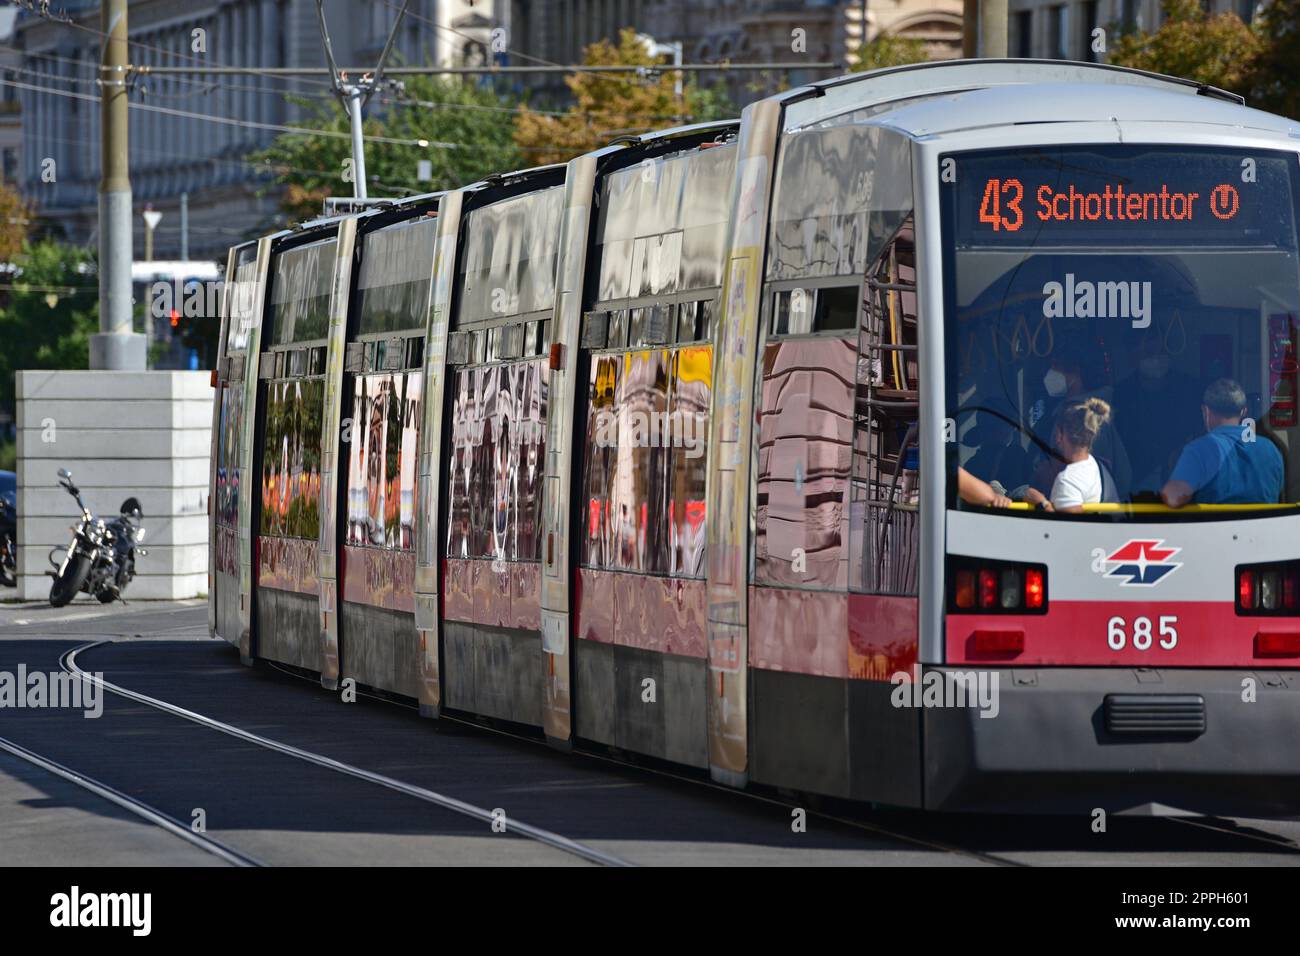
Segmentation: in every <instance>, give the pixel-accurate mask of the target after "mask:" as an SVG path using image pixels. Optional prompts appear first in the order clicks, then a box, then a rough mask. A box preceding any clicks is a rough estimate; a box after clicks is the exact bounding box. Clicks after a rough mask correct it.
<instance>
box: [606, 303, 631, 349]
mask: <svg viewBox="0 0 1300 956" xmlns="http://www.w3.org/2000/svg"><path fill="white" fill-rule="evenodd" d="M627 325H628V310H627V309H615V310H614V311H613V312H610V313H609V330H608V332H607V333H606V336H605V347H606V348H611V349H624V348H627Z"/></svg>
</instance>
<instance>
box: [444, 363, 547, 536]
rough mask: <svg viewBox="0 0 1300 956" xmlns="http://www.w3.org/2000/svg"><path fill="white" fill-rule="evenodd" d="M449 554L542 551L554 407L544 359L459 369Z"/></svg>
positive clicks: (454, 405)
mask: <svg viewBox="0 0 1300 956" xmlns="http://www.w3.org/2000/svg"><path fill="white" fill-rule="evenodd" d="M453 382H454V386H453V389H454V391H453V396H454V397H453V399H452V453H451V459H450V462H449V465H448V468H449V481H448V489H449V497H450V501H449V510H448V528H447V552H446V553H447V555H448V557H466V558H480V559H482V558H491V559H493V560H503V561H517V560H523V561H536V560H539V559H540V557H541V537H540V535H539V534H538V528H539V527H540V525H541V507H542V490H541V489H542V481H543V470H544V469H543V461H544V460H545V458H544V452H545V430H546V429H545V426H546V409H547V382H546V374H545V366H544V363H542V362H541V361H539V360H537V359H533V360H531V361H525V362H515V363H512V364H509V365H492V366H487V367H481V368H468V369H461V370H459V371H457V372H456V373H454V378H453Z"/></svg>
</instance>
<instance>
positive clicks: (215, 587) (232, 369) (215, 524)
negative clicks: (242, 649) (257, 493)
mask: <svg viewBox="0 0 1300 956" xmlns="http://www.w3.org/2000/svg"><path fill="white" fill-rule="evenodd" d="M257 288H258V282H257V243H255V242H254V243H249V244H247V245H244V246H241V247H239V248H237V249H233V250H232V251H231V259H230V262H229V265H228V268H227V276H226V290H227V292H226V302H225V308H224V312H223V315H222V325H221V335H222V348H221V359H220V362H219V363H218V368H217V370H216V381H215V385H216V389H217V393H216V395H215V396H214V404H215V408H214V420H213V431H214V434H215V437H216V445H215V453H214V455H213V459H214V460H213V463H212V479H213V480H212V488H211V500H210V502H209V508H210V510H211V513H212V518H211V522H210V526H209V532H210V535H211V542H212V543H211V546H210V549H209V560H208V566H209V567H210V568H211V569H212V572H211V575H210V580H209V588H208V589H209V593H210V595H211V599H210V602H209V606H210V607H211V608H212V609H213V613H212V614H211V616H210V620H209V624H210V625H211V626H212V627H213V629H214V630H215V632H216V634H218V635H219V636H221V637H223V638H224V639H226V640H227V641H231V642H237V641H238V640H239V634H240V630H241V626H240V621H239V489H240V486H241V484H242V483H243V482H244V480H245V473H246V468H245V467H244V464H245V459H244V457H243V453H244V449H242V448H241V447H240V436H242V435H243V432H244V377H245V375H246V373H247V369H248V360H247V359H248V338H249V330H250V328H251V324H252V320H253V312H254V309H255V308H256V307H257V304H258V303H257V302H256V299H255V296H256V291H257Z"/></svg>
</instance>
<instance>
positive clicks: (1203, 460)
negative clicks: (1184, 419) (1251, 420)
mask: <svg viewBox="0 0 1300 956" xmlns="http://www.w3.org/2000/svg"><path fill="white" fill-rule="evenodd" d="M1201 402H1202V404H1201V417H1202V419H1203V420H1204V422H1205V431H1206V434H1204V435H1202V436H1201V437H1200V438H1197V439H1194V440H1193V441H1190V442H1188V443H1187V445H1186V447H1184V448H1183V452H1182V454H1181V455H1180V456H1179V458H1178V463H1177V464H1176V465H1174V472H1173V474H1172V475H1170V476H1169V480H1168V481H1167V482H1165V486H1164V487H1163V488H1161V489H1160V497H1161V498H1162V499H1164V502H1165V504H1167V505H1169V507H1171V508H1181V507H1182V506H1183V505H1185V504H1187V503H1188V502H1189V501H1193V500H1194V501H1195V502H1196V503H1197V504H1211V505H1229V504H1242V505H1256V504H1274V503H1276V502H1277V501H1278V500H1279V499H1280V498H1281V497H1282V453H1281V452H1279V451H1278V450H1277V446H1276V445H1274V444H1273V443H1272V442H1271V441H1269V440H1268V439H1267V438H1264V437H1263V436H1260V435H1256V434H1255V432H1254V430H1253V429H1251V430H1250V434H1249V440H1247V435H1246V429H1245V428H1243V427H1242V424H1241V420H1242V418H1243V417H1244V416H1245V414H1246V393H1245V392H1244V391H1243V390H1242V388H1241V386H1240V385H1238V384H1237V383H1236V382H1234V381H1233V380H1232V379H1230V378H1221V379H1219V380H1218V381H1216V382H1214V383H1212V384H1211V385H1210V387H1209V388H1207V389H1206V390H1205V395H1204V396H1203V397H1202V399H1201Z"/></svg>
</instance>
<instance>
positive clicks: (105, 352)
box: [90, 0, 146, 371]
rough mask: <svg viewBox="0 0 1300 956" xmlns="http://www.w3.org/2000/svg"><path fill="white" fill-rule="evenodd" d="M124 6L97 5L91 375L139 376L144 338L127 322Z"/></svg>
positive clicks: (113, 0)
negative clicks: (99, 46) (95, 293)
mask: <svg viewBox="0 0 1300 956" xmlns="http://www.w3.org/2000/svg"><path fill="white" fill-rule="evenodd" d="M126 7H127V0H100V28H101V30H102V31H103V33H104V42H103V52H102V57H101V60H100V67H99V98H100V120H101V122H100V169H101V178H100V181H99V334H97V335H92V336H91V337H90V367H91V368H92V369H119V370H128V371H134V370H142V369H144V367H145V358H146V355H145V340H144V336H143V335H140V334H138V333H136V331H135V329H134V328H133V326H132V319H131V259H132V256H133V252H132V246H131V243H132V233H131V229H132V223H131V174H130V164H129V161H128V155H127V74H128V70H129V61H128V59H127V20H126Z"/></svg>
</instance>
